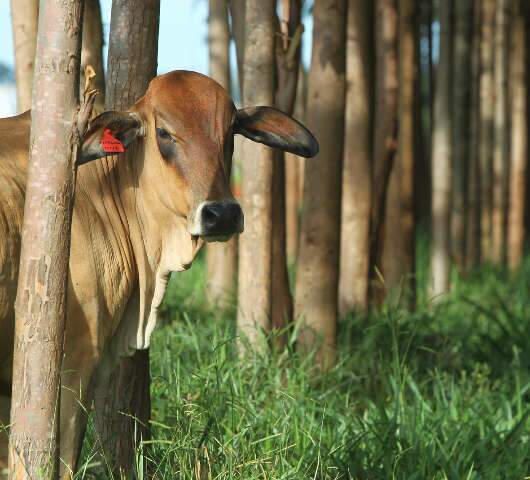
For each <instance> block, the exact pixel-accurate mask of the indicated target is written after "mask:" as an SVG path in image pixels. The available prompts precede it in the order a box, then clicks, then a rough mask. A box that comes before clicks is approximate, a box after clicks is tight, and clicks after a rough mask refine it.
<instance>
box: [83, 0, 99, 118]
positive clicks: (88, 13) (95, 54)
mask: <svg viewBox="0 0 530 480" xmlns="http://www.w3.org/2000/svg"><path fill="white" fill-rule="evenodd" d="M103 43H104V42H103V23H102V21H101V6H100V4H99V0H85V14H84V19H83V43H82V47H81V79H82V81H81V82H80V90H81V91H82V90H83V88H84V86H85V79H84V73H85V69H86V68H87V67H88V66H89V65H90V66H91V67H92V68H93V70H94V74H95V75H96V76H95V77H94V82H93V86H94V88H96V89H97V91H98V92H99V93H98V96H97V97H96V105H95V107H96V109H97V110H98V111H102V110H103V106H104V104H105V70H104V68H103Z"/></svg>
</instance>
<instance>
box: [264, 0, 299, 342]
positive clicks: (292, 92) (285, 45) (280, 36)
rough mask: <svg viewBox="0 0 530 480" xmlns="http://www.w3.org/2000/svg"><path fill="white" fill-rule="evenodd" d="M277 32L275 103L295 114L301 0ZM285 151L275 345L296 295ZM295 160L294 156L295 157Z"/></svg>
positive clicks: (285, 6)
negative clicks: (290, 254)
mask: <svg viewBox="0 0 530 480" xmlns="http://www.w3.org/2000/svg"><path fill="white" fill-rule="evenodd" d="M280 15H281V16H280V18H279V21H278V23H277V25H278V27H279V31H278V32H277V36H276V46H275V47H276V51H275V54H276V91H275V95H274V97H275V102H274V103H275V105H276V107H277V108H279V109H280V110H282V111H283V112H285V113H288V114H289V115H292V113H293V110H294V105H295V100H296V92H297V87H298V72H299V66H300V44H301V41H302V37H301V35H302V25H301V17H302V4H301V1H300V0H282V3H281V14H280ZM285 158H286V155H285V153H284V152H282V151H279V150H277V151H276V152H275V153H274V160H273V162H274V164H273V173H272V266H271V268H272V297H271V300H272V304H271V314H272V327H273V329H274V330H275V332H276V347H277V348H279V349H282V348H283V347H284V346H285V345H286V343H287V332H286V327H287V325H288V324H290V323H291V321H292V318H293V310H294V307H293V297H292V294H291V288H290V285H289V271H288V269H287V226H286V181H285V176H286V175H285V172H286V168H285ZM293 160H294V159H293Z"/></svg>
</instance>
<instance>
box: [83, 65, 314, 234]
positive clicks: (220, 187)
mask: <svg viewBox="0 0 530 480" xmlns="http://www.w3.org/2000/svg"><path fill="white" fill-rule="evenodd" d="M236 134H241V135H244V136H245V137H247V138H249V139H251V140H254V141H256V142H260V143H264V144H266V145H268V146H271V147H276V148H280V149H282V150H285V151H287V152H292V153H295V154H297V155H301V156H304V157H312V156H314V155H316V153H317V152H318V143H317V141H316V140H315V138H314V137H313V135H312V134H311V133H310V132H309V131H308V130H307V129H306V128H305V127H304V126H303V125H301V124H300V123H299V122H297V121H296V120H294V119H293V118H291V117H290V116H288V115H286V114H284V113H282V112H280V111H279V110H276V109H274V108H270V107H253V108H246V109H241V110H237V109H236V108H235V106H234V103H233V101H232V99H231V98H230V96H229V95H228V94H227V92H226V91H225V90H224V89H223V88H222V87H221V86H220V85H219V84H217V83H216V82H214V81H213V80H211V79H210V78H208V77H206V76H204V75H200V74H198V73H193V72H186V71H177V72H171V73H168V74H165V75H161V76H158V77H156V78H154V79H153V80H152V81H151V83H150V85H149V88H148V90H147V93H146V95H145V96H144V97H143V98H142V99H140V100H139V101H138V102H137V103H136V104H135V105H134V106H133V107H132V108H131V110H130V111H128V112H105V113H103V114H101V115H99V116H98V117H96V118H95V119H94V120H93V121H92V123H91V126H90V129H89V131H88V133H87V135H86V138H85V142H84V145H83V153H82V158H81V160H80V163H85V162H87V161H90V160H94V159H97V158H100V157H102V156H106V155H109V154H110V153H109V152H108V151H105V142H104V141H103V140H105V138H106V139H107V140H109V138H110V137H109V135H111V136H112V137H113V138H115V139H116V140H118V141H119V142H120V143H121V144H122V145H123V148H124V149H127V148H128V147H129V146H130V145H133V144H134V143H137V142H138V141H139V140H140V141H143V143H144V149H145V150H144V157H145V158H144V164H143V175H145V176H147V177H148V179H149V181H151V182H153V195H156V196H157V197H158V198H157V202H161V203H162V204H163V205H164V206H166V207H167V209H168V211H170V212H172V213H173V214H174V215H176V216H178V217H180V218H182V219H185V222H186V228H187V231H188V233H189V235H190V236H191V237H195V238H197V237H199V238H201V239H203V240H206V241H216V240H227V239H228V238H230V237H231V236H232V235H233V234H236V233H241V232H242V231H243V212H242V211H241V207H240V206H239V204H238V203H237V201H236V200H235V199H234V197H233V196H232V194H231V192H230V182H229V179H230V169H231V164H232V154H233V148H234V135H236ZM102 141H103V142H102ZM109 148H110V149H112V148H115V147H112V146H110V147H109ZM118 148H119V146H118ZM247 161H248V160H247Z"/></svg>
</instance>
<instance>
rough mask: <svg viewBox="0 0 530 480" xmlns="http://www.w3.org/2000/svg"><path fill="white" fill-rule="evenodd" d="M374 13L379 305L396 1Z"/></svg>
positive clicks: (391, 155) (393, 114)
mask: <svg viewBox="0 0 530 480" xmlns="http://www.w3.org/2000/svg"><path fill="white" fill-rule="evenodd" d="M375 5H376V12H375V27H376V34H375V52H376V83H375V111H374V115H375V117H374V137H373V142H374V146H373V155H374V159H373V165H374V167H373V178H372V208H371V227H370V269H371V270H370V285H369V289H370V292H369V295H370V300H371V301H372V302H373V303H374V304H375V305H378V304H381V303H382V302H383V300H384V297H385V285H384V283H383V284H382V283H381V277H380V274H381V273H382V274H383V276H384V272H383V266H382V263H383V255H384V238H385V221H386V199H387V194H388V188H389V185H390V174H391V172H392V166H393V164H394V159H395V156H396V151H397V132H398V126H397V118H398V11H397V1H396V0H377V1H376V4H375Z"/></svg>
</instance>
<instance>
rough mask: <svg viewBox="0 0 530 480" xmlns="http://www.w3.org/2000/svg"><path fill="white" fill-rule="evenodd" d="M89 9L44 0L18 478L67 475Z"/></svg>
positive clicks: (23, 304) (17, 419)
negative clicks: (72, 275) (71, 284)
mask: <svg viewBox="0 0 530 480" xmlns="http://www.w3.org/2000/svg"><path fill="white" fill-rule="evenodd" d="M82 11H83V2H82V1H80V0H77V1H76V0H71V1H65V0H48V1H46V2H42V10H41V17H40V25H39V35H40V38H39V45H38V49H37V55H36V66H35V89H34V91H33V105H32V107H33V112H32V125H31V140H30V145H31V147H30V152H29V164H28V181H27V186H26V200H25V209H24V223H23V230H22V246H21V261H20V275H19V279H18V290H17V292H18V293H17V301H16V326H15V349H14V360H13V371H14V372H15V374H14V375H13V392H12V394H13V396H12V402H11V424H12V425H11V438H10V451H9V463H10V478H13V479H17V480H18V479H28V480H29V479H35V478H51V479H53V478H56V477H57V475H58V472H59V417H60V415H59V414H58V413H59V410H58V409H59V405H60V398H61V395H60V388H61V381H60V374H61V365H62V357H63V340H64V330H65V325H66V323H65V322H66V288H67V281H68V259H69V253H70V227H71V220H72V206H73V195H74V189H75V167H74V165H75V161H76V156H77V150H78V148H79V146H80V141H81V140H80V139H81V138H82V135H84V127H83V126H82V125H81V124H80V123H78V118H80V117H78V116H77V109H78V100H79V98H78V91H79V86H78V82H79V76H78V72H79V63H80V54H81V49H80V47H81V38H80V33H81V21H82ZM25 100H27V99H25ZM28 386H31V388H28Z"/></svg>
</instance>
